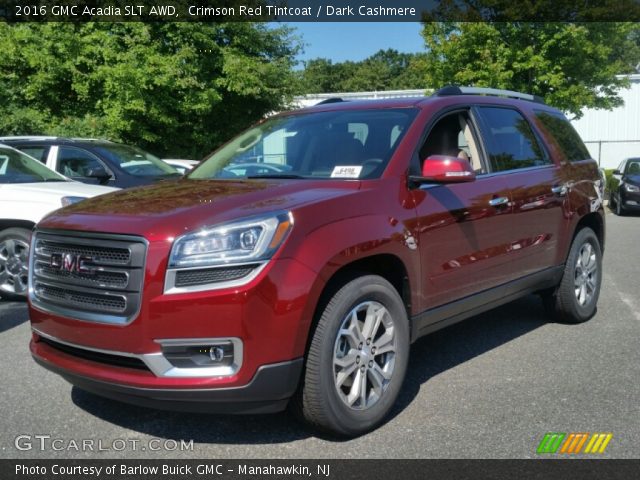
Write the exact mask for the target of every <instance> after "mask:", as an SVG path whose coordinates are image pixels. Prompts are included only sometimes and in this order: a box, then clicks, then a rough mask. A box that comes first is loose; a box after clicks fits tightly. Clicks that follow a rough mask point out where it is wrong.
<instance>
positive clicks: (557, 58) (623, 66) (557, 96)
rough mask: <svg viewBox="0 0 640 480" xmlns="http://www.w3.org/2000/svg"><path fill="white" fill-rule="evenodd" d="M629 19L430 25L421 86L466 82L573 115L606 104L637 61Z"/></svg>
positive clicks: (426, 26) (634, 26) (635, 31)
mask: <svg viewBox="0 0 640 480" xmlns="http://www.w3.org/2000/svg"><path fill="white" fill-rule="evenodd" d="M638 30H639V27H638V25H637V24H633V23H615V22H608V23H583V24H576V23H507V22H493V23H489V22H485V23H479V22H476V23H473V22H432V23H425V24H424V27H423V31H422V35H423V37H424V39H425V42H426V44H427V49H428V51H427V54H426V61H425V62H424V64H423V67H424V70H423V71H424V78H425V83H426V86H427V87H429V88H439V87H442V86H444V85H451V84H455V85H462V86H467V85H473V86H480V87H494V88H504V89H510V90H517V91H522V92H528V93H532V94H535V95H540V96H542V97H543V98H545V100H546V102H547V103H549V104H550V105H554V106H555V107H557V108H559V109H561V110H564V111H567V112H571V113H572V114H573V115H575V116H576V117H579V116H580V115H581V111H582V109H583V108H584V107H591V108H606V109H611V108H613V107H615V106H617V105H620V103H621V99H620V97H619V96H618V92H619V90H620V89H621V88H623V87H624V86H626V85H627V82H626V80H625V79H620V78H616V75H617V74H623V73H629V72H633V71H634V66H635V65H636V64H637V62H638V61H639V60H640V56H639V55H638V51H639V49H638V44H637V42H636V39H637V35H638Z"/></svg>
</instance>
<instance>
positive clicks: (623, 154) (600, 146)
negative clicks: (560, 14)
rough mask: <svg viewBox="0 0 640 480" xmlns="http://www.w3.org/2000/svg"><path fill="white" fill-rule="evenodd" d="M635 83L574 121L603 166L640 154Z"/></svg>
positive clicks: (299, 101) (395, 94)
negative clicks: (614, 103)
mask: <svg viewBox="0 0 640 480" xmlns="http://www.w3.org/2000/svg"><path fill="white" fill-rule="evenodd" d="M628 78H629V80H630V82H631V85H630V87H629V88H627V89H625V90H622V91H621V92H620V96H621V97H622V100H623V101H624V104H623V105H622V106H620V107H618V108H615V109H613V110H594V109H590V108H587V109H585V110H584V115H583V116H582V118H580V119H579V120H574V121H573V122H572V123H573V125H574V127H575V128H576V130H577V131H578V133H579V134H580V136H581V137H582V139H583V140H584V143H585V144H586V146H587V148H588V149H589V152H590V153H591V156H592V157H593V158H594V159H596V160H597V161H598V164H599V165H600V166H601V167H603V168H616V167H617V166H618V165H619V164H620V162H621V161H622V160H623V159H625V158H628V157H640V73H639V74H633V75H629V76H628ZM426 93H427V92H426V91H425V90H392V91H386V92H348V93H319V94H313V95H306V96H302V97H296V98H295V100H294V104H295V106H297V107H299V108H303V107H310V106H312V105H315V104H316V103H319V102H321V101H324V100H328V99H330V98H336V97H339V98H342V99H344V100H371V99H376V98H404V97H419V96H423V95H425V94H426Z"/></svg>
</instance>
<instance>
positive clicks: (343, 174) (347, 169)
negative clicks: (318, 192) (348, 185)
mask: <svg viewBox="0 0 640 480" xmlns="http://www.w3.org/2000/svg"><path fill="white" fill-rule="evenodd" d="M361 171H362V165H336V166H335V167H333V172H331V178H358V177H359V176H360V172H361Z"/></svg>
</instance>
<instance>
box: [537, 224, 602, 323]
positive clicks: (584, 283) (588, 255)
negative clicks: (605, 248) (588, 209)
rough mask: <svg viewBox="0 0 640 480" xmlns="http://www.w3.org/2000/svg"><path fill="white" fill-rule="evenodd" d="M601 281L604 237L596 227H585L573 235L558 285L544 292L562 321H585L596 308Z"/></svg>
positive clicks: (550, 309)
mask: <svg viewBox="0 0 640 480" xmlns="http://www.w3.org/2000/svg"><path fill="white" fill-rule="evenodd" d="M601 284H602V250H601V248H600V241H599V240H598V237H597V236H596V234H595V232H594V231H593V230H591V229H590V228H583V229H582V230H580V231H579V232H578V233H577V235H576V236H575V238H574V239H573V243H572V244H571V249H570V251H569V256H568V257H567V262H566V264H565V266H564V273H563V275H562V280H561V281H560V283H559V285H558V287H557V289H556V290H555V292H548V293H546V294H545V295H543V296H542V300H543V303H544V306H545V309H546V311H547V313H548V314H549V315H550V316H551V317H552V318H553V319H554V320H556V321H558V322H562V323H582V322H585V321H587V320H589V319H590V318H591V317H593V315H594V314H595V312H596V309H597V304H598V298H599V296H600V285H601Z"/></svg>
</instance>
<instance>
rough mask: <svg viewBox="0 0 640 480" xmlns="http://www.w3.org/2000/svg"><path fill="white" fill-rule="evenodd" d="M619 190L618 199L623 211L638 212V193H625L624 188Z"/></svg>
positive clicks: (639, 194) (639, 193) (639, 201)
mask: <svg viewBox="0 0 640 480" xmlns="http://www.w3.org/2000/svg"><path fill="white" fill-rule="evenodd" d="M621 190H623V191H621V192H620V198H621V200H622V206H623V207H624V209H625V210H634V211H640V192H627V191H626V189H624V187H623V188H622V189H621Z"/></svg>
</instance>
